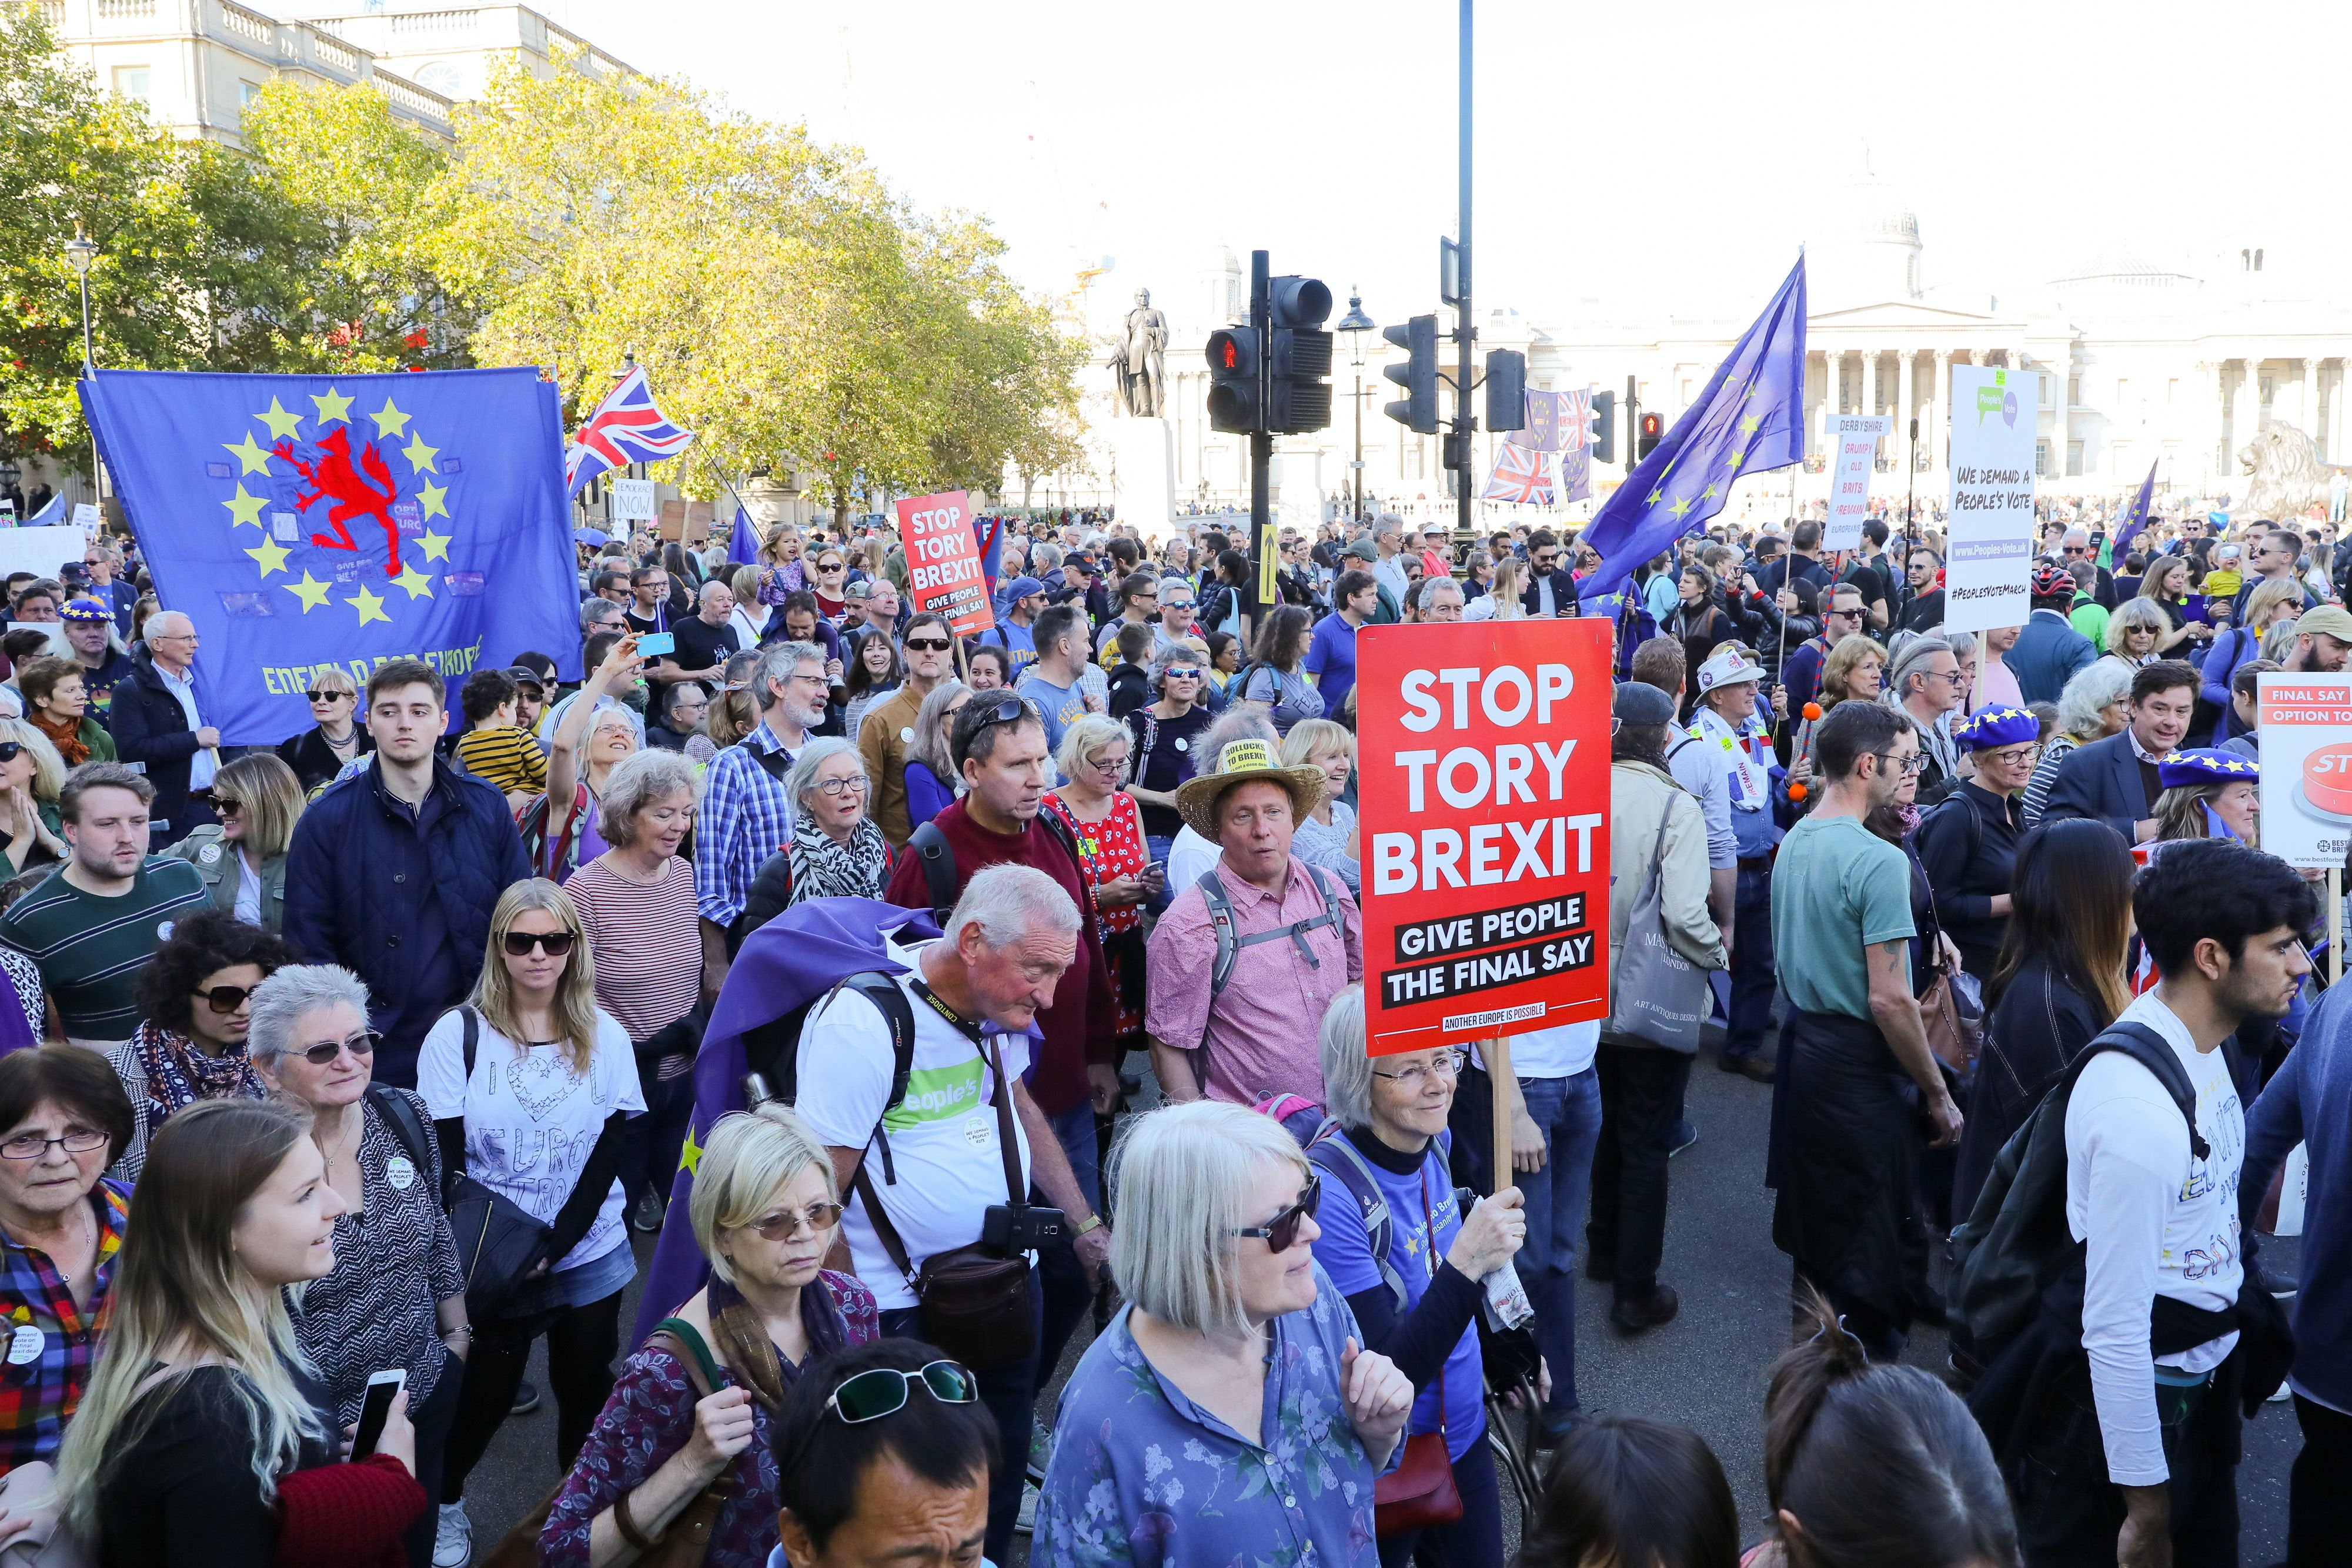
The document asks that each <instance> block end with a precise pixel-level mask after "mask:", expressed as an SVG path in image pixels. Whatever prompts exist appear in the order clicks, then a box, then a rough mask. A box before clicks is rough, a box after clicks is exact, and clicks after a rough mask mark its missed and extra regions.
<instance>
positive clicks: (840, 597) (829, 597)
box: [809, 545, 849, 626]
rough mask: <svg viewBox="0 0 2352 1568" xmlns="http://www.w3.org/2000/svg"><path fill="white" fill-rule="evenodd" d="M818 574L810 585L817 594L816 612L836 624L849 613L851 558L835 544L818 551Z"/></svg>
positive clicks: (816, 568)
mask: <svg viewBox="0 0 2352 1568" xmlns="http://www.w3.org/2000/svg"><path fill="white" fill-rule="evenodd" d="M815 571H816V575H815V576H814V578H812V579H811V580H810V582H809V587H810V589H811V590H812V591H814V593H815V594H816V612H817V614H818V615H819V616H820V617H822V618H823V619H824V620H827V621H830V622H833V623H834V624H835V625H836V626H838V625H840V624H841V622H842V621H843V619H844V618H845V617H846V616H847V615H848V613H849V593H848V589H849V559H848V558H847V557H846V556H845V555H843V554H842V553H841V550H840V548H839V547H838V546H835V545H827V546H825V547H824V549H821V550H819V551H817V552H816V566H815Z"/></svg>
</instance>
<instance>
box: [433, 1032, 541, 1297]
mask: <svg viewBox="0 0 2352 1568" xmlns="http://www.w3.org/2000/svg"><path fill="white" fill-rule="evenodd" d="M457 1014H458V1017H459V1018H461V1019H464V1021H465V1028H466V1082H467V1085H468V1086H469V1087H470V1086H471V1084H472V1083H473V1081H474V1056H475V1052H476V1051H477V1050H478V1048H479V1045H480V1042H481V1019H480V1017H479V1015H478V1014H477V1013H476V1012H475V1011H474V1009H472V1008H471V1007H460V1008H459V1009H457ZM463 1147H464V1145H463V1144H462V1142H461V1144H460V1145H459V1151H460V1152H459V1158H460V1160H462V1159H463V1157H464V1155H463ZM441 1198H442V1207H443V1208H445V1209H446V1210H447V1211H448V1215H449V1232H450V1234H451V1235H452V1236H453V1237H454V1238H456V1239H457V1262H458V1266H459V1267H460V1268H461V1269H463V1270H465V1273H466V1312H467V1316H468V1317H469V1318H471V1319H472V1320H473V1321H475V1322H488V1320H490V1319H492V1318H495V1317H496V1316H498V1312H499V1308H500V1307H501V1306H504V1305H505V1304H506V1302H507V1301H508V1299H509V1297H511V1296H512V1295H513V1294H514V1292H515V1287H517V1286H518V1285H520V1284H521V1283H522V1281H523V1276H524V1275H526V1274H528V1273H530V1271H531V1270H533V1269H535V1268H537V1267H538V1266H539V1263H540V1260H541V1259H543V1258H545V1257H546V1256H547V1244H548V1241H549V1239H550V1238H551V1237H552V1236H553V1234H554V1231H553V1228H551V1227H550V1226H546V1225H542V1224H541V1223H540V1222H539V1221H538V1220H537V1219H535V1218H532V1217H531V1216H530V1214H529V1213H528V1212H526V1211H525V1210H524V1209H523V1207H521V1206H520V1204H518V1203H516V1202H515V1201H514V1200H513V1199H512V1198H509V1197H507V1196H506V1195H505V1194H503V1193H499V1192H493V1191H492V1190H491V1189H490V1188H489V1187H488V1186H484V1185H483V1184H482V1183H481V1182H479V1181H477V1180H476V1179H475V1178H474V1177H472V1176H467V1174H466V1168H465V1166H463V1165H462V1164H458V1165H456V1166H453V1167H452V1168H451V1169H449V1170H448V1171H446V1172H445V1173H443V1176H442V1186H441Z"/></svg>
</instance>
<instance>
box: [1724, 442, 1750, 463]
mask: <svg viewBox="0 0 2352 1568" xmlns="http://www.w3.org/2000/svg"><path fill="white" fill-rule="evenodd" d="M1747 458H1748V450H1747V448H1745V447H1741V446H1735V447H1733V448H1732V449H1731V455H1730V456H1728V457H1726V458H1725V459H1724V460H1723V461H1724V465H1725V466H1726V467H1730V468H1737V467H1738V466H1739V465H1740V464H1742V463H1743V462H1745V461H1747Z"/></svg>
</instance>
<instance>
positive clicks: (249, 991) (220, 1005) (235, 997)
mask: <svg viewBox="0 0 2352 1568" xmlns="http://www.w3.org/2000/svg"><path fill="white" fill-rule="evenodd" d="M194 995H196V996H199V997H202V998H205V1006H206V1007H208V1008H210V1009H213V1011H215V1012H216V1013H220V1014H222V1015H223V1016H226V1015H227V1014H229V1013H233V1012H235V1011H236V1009H239V1008H241V1007H243V1006H245V998H247V997H249V996H251V995H253V988H252V987H250V986H215V987H214V988H212V989H211V990H209V991H197V992H195V993H194Z"/></svg>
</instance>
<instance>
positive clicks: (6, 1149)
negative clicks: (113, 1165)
mask: <svg viewBox="0 0 2352 1568" xmlns="http://www.w3.org/2000/svg"><path fill="white" fill-rule="evenodd" d="M53 1144H54V1145H57V1146H58V1148H61V1149H63V1150H64V1151H65V1152H66V1153H68V1154H69V1155H86V1154H89V1152H90V1151H92V1150H93V1149H102V1148H104V1147H106V1134H104V1133H93V1132H91V1131H90V1130H89V1128H87V1127H85V1128H82V1129H81V1130H80V1131H79V1132H72V1133H68V1134H66V1135H65V1136H64V1137H62V1138H45V1137H43V1136H41V1135H40V1134H38V1133H24V1134H18V1135H17V1136H16V1137H13V1138H10V1139H9V1140H8V1141H7V1142H6V1143H5V1144H0V1159H5V1160H37V1159H39V1158H40V1157H41V1156H42V1155H46V1154H47V1153H48V1152H49V1146H50V1145H53Z"/></svg>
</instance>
